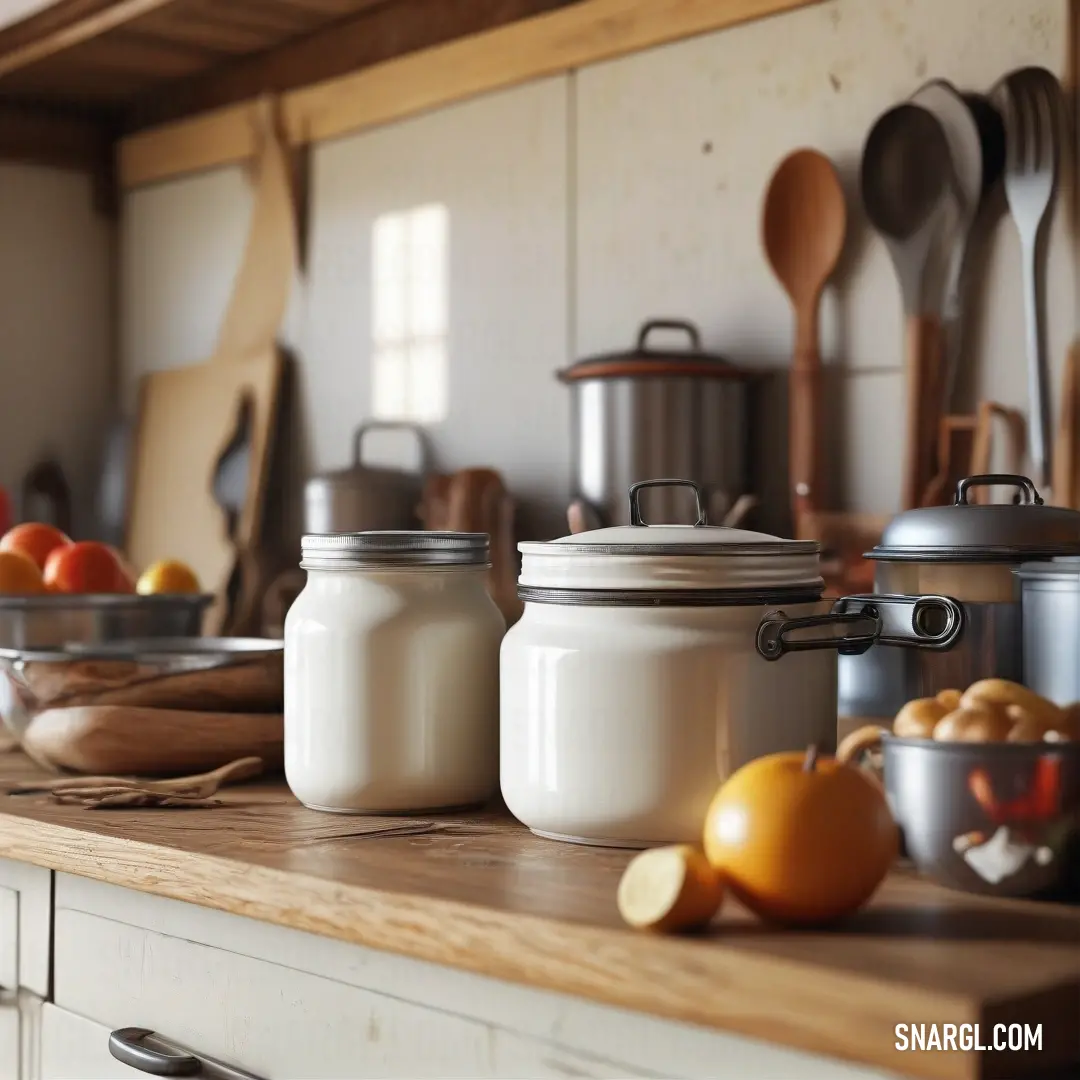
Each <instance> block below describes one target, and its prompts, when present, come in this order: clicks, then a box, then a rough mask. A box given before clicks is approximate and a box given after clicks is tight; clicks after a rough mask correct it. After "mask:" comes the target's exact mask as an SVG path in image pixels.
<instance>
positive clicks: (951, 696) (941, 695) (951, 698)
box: [934, 690, 964, 712]
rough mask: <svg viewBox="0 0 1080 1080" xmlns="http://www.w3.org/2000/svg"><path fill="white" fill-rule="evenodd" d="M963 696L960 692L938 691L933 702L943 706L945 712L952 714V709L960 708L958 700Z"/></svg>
mask: <svg viewBox="0 0 1080 1080" xmlns="http://www.w3.org/2000/svg"><path fill="white" fill-rule="evenodd" d="M963 696H964V695H963V692H962V691H960V690H939V691H938V692H937V693H936V694H935V695H934V700H935V701H937V702H939V703H940V704H941V705H944V706H945V711H946V712H952V711H953V709H959V708H960V699H961V698H962V697H963Z"/></svg>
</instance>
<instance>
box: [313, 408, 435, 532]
mask: <svg viewBox="0 0 1080 1080" xmlns="http://www.w3.org/2000/svg"><path fill="white" fill-rule="evenodd" d="M376 432H402V433H404V434H405V435H407V436H409V437H411V439H412V441H413V443H414V444H415V467H414V469H413V470H412V471H411V472H410V471H406V470H404V469H392V468H387V467H384V466H376V465H372V464H370V463H369V462H367V461H365V459H364V445H365V443H366V442H367V441H368V436H369V435H371V434H373V433H376ZM429 458H430V454H429V450H428V443H427V437H426V436H425V434H424V432H423V430H422V429H421V428H419V427H417V426H416V425H415V424H410V423H407V422H405V421H390V420H371V421H368V422H367V423H366V424H362V425H361V426H360V427H359V428H357V429H356V432H355V434H354V435H353V463H352V465H350V466H349V467H348V468H345V469H340V470H338V471H337V472H330V473H322V474H321V475H319V476H313V477H311V478H310V479H309V480H308V482H307V484H306V485H305V486H304V531H305V532H306V533H310V534H312V535H316V534H318V535H328V534H330V533H358V532H369V531H372V530H380V529H412V528H416V527H418V525H419V522H418V521H417V511H416V508H417V505H418V504H419V502H420V494H421V491H422V489H423V484H424V477H425V474H426V473H427V471H428V466H429Z"/></svg>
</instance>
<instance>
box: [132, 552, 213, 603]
mask: <svg viewBox="0 0 1080 1080" xmlns="http://www.w3.org/2000/svg"><path fill="white" fill-rule="evenodd" d="M135 591H136V592H137V593H139V594H140V595H141V596H153V595H154V594H160V593H166V594H169V595H172V596H177V595H180V594H185V595H186V594H190V593H198V592H199V591H200V590H199V579H198V578H197V577H196V576H195V571H194V570H192V569H191V567H190V566H187V565H186V564H185V563H182V562H180V561H179V560H178V559H162V560H160V561H159V562H156V563H154V565H153V566H150V567H148V568H147V569H146V570H144V571H143V573H142V577H140V578H139V580H138V581H137V582H136V583H135Z"/></svg>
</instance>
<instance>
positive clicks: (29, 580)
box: [0, 551, 45, 596]
mask: <svg viewBox="0 0 1080 1080" xmlns="http://www.w3.org/2000/svg"><path fill="white" fill-rule="evenodd" d="M44 591H45V583H44V582H43V581H42V580H41V571H40V570H39V569H38V568H37V564H36V563H34V562H33V561H32V560H31V559H29V558H27V556H25V555H22V554H20V553H19V552H18V551H0V593H2V594H5V595H7V596H37V595H38V594H39V593H43V592H44Z"/></svg>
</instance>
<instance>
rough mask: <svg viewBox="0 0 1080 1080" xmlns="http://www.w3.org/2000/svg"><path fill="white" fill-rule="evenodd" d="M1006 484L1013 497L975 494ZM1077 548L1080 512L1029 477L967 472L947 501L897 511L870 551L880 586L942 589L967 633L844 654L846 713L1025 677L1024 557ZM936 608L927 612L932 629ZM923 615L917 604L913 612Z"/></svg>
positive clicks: (889, 711) (890, 710)
mask: <svg viewBox="0 0 1080 1080" xmlns="http://www.w3.org/2000/svg"><path fill="white" fill-rule="evenodd" d="M985 487H1007V488H1011V489H1012V490H1013V491H1015V492H1016V493H1017V501H1015V502H1008V503H976V502H975V501H974V500H973V498H972V496H973V493H974V492H975V491H976V490H977V489H980V488H985ZM1061 555H1080V512H1078V511H1075V510H1070V509H1067V508H1065V507H1058V506H1047V505H1046V504H1045V503H1044V502H1043V499H1042V497H1041V496H1040V495H1039V493H1038V491H1037V490H1036V488H1035V485H1034V484H1033V483H1032V481H1031V480H1030V479H1028V478H1027V477H1026V476H1017V475H1014V474H1011V473H1010V474H987V475H981V476H970V477H967V478H966V479H964V480H961V481H960V483H959V484H958V485H957V488H956V494H955V496H954V499H953V503H952V505H950V506H935V507H925V508H922V509H918V510H909V511H906V512H905V513H902V514H899V515H897V516H896V517H895V518H893V520H892V521H891V522H890V523H889V525H888V527H887V528H886V530H885V532H884V534H883V535H882V538H881V543H880V544H879V545H878V546H877V547H875V548H874V549H873V551H870V552H867V554H866V558H868V559H873V560H874V562H875V563H876V564H877V565H876V570H875V575H874V588H875V591H876V592H879V593H889V594H903V595H919V594H925V593H936V594H939V595H943V596H948V597H951V598H953V599H954V600H956V601H957V603H959V605H960V606H961V608H962V609H963V611H964V626H963V632H962V633H961V634H960V635H959V636H958V637H957V638H956V640H955V641H954V642H953V643H952V644H951V645H950V646H949V647H948V648H947V649H937V650H930V649H913V648H910V647H908V645H909V643H908V642H907V641H905V640H904V639H900V640H898V641H896V642H894V643H891V644H889V645H883V646H881V647H879V648H876V649H872V650H870V651H869V652H867V653H865V654H863V655H862V656H841V657H840V670H839V686H838V691H839V712H840V715H841V716H842V717H859V718H867V719H887V720H891V719H892V717H893V716H895V715H896V713H897V712H898V711H899V709H900V707H901V706H902V705H903V704H904V703H905V702H908V701H910V700H912V699H913V698H919V697H930V696H932V695H934V694H936V693H938V692H939V691H941V690H945V689H949V688H956V689H959V690H963V689H965V688H966V687H968V686H970V685H971V683H973V682H977V681H978V680H979V679H986V678H1003V679H1011V680H1014V681H1016V682H1021V681H1023V677H1024V668H1023V623H1022V612H1021V604H1020V595H1019V585H1018V582H1017V580H1016V578H1015V575H1014V573H1013V571H1014V570H1016V569H1017V568H1018V567H1019V566H1020V565H1021V564H1022V563H1024V562H1026V561H1030V560H1041V559H1049V558H1053V557H1056V556H1061ZM935 617H936V615H934V614H933V613H928V614H927V615H926V616H924V617H923V619H924V623H925V629H926V630H927V631H931V632H932V631H933V630H934V629H935V627H934V618H935ZM919 618H920V616H919V614H918V612H916V619H917V620H918V619H919Z"/></svg>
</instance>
